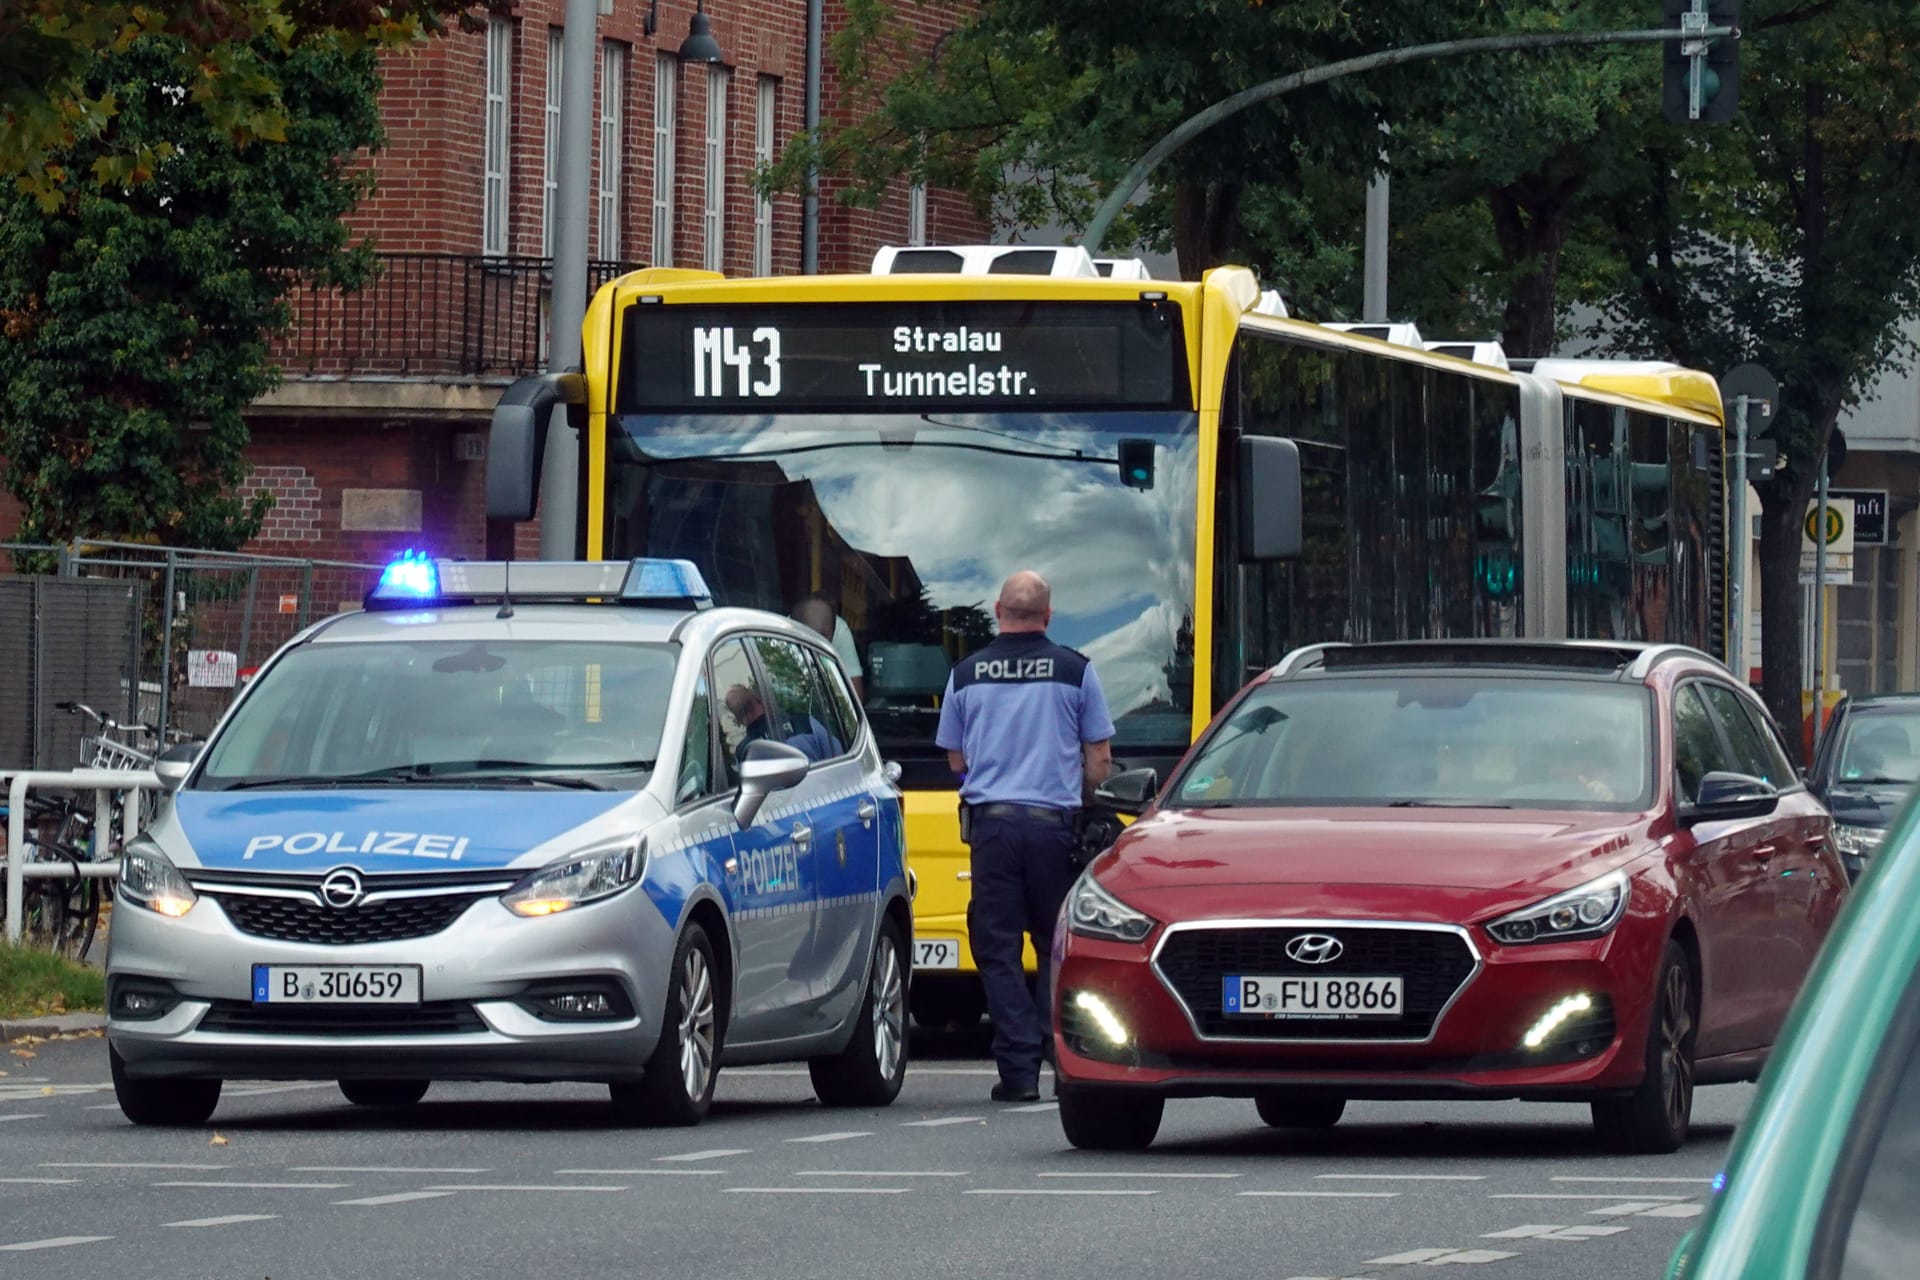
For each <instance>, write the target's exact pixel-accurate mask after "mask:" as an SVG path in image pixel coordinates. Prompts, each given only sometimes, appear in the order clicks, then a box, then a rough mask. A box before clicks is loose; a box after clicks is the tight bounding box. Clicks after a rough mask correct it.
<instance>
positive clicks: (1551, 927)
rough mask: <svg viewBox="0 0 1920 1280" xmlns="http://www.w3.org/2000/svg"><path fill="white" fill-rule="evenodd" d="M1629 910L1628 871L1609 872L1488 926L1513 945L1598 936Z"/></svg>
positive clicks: (1488, 928) (1488, 929)
mask: <svg viewBox="0 0 1920 1280" xmlns="http://www.w3.org/2000/svg"><path fill="white" fill-rule="evenodd" d="M1626 910H1627V873H1626V872H1624V871H1609V872H1607V874H1605V875H1603V876H1601V877H1599V878H1598V879H1596V880H1589V881H1588V882H1587V883H1585V884H1583V885H1581V886H1580V887H1579V888H1577V889H1569V890H1567V891H1566V892H1565V893H1557V894H1555V895H1554V896H1553V897H1551V898H1548V899H1546V900H1545V901H1542V902H1536V903H1534V904H1533V905H1532V906H1530V907H1523V908H1521V909H1520V910H1518V911H1515V912H1511V913H1510V914H1507V915H1504V916H1501V917H1500V918H1499V919H1498V920H1495V921H1493V922H1492V923H1491V924H1489V925H1487V932H1488V933H1490V934H1492V935H1493V936H1494V939H1495V940H1496V941H1499V942H1504V943H1507V944H1509V945H1512V946H1518V945H1522V944H1525V943H1529V942H1562V941H1565V940H1567V939H1571V938H1597V937H1599V936H1600V935H1602V934H1604V933H1606V932H1608V931H1609V930H1611V929H1612V928H1613V926H1615V925H1617V924H1619V923H1620V917H1621V916H1623V915H1625V914H1626Z"/></svg>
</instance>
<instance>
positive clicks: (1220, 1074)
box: [1054, 917, 1660, 1100]
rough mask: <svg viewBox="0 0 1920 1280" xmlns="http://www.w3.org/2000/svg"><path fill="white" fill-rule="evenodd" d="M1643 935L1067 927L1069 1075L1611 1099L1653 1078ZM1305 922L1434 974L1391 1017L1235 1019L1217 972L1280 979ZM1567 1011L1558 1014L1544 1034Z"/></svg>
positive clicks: (1414, 984) (1186, 1086)
mask: <svg viewBox="0 0 1920 1280" xmlns="http://www.w3.org/2000/svg"><path fill="white" fill-rule="evenodd" d="M1648 923H1650V922H1648ZM1634 926H1635V922H1634V921H1633V919H1632V918H1631V917H1630V918H1629V919H1628V920H1626V921H1623V922H1622V924H1621V926H1620V927H1619V928H1617V929H1616V930H1615V931H1614V932H1612V933H1610V934H1608V935H1607V936H1605V937H1602V938H1598V939H1593V940H1588V941H1579V942H1562V943H1550V944H1540V945H1533V946H1501V945H1499V944H1497V943H1495V942H1494V941H1493V939H1492V938H1491V937H1489V936H1488V935H1487V934H1486V933H1485V932H1484V931H1483V930H1479V929H1475V928H1467V927H1458V926H1436V925H1424V924H1423V925H1415V924H1397V923H1395V922H1382V921H1369V922H1336V921H1326V920H1316V921H1260V922H1257V923H1246V922H1233V923H1231V924H1229V923H1228V922H1222V921H1206V920H1200V921H1189V922H1185V923H1182V924H1180V925H1178V926H1175V927H1173V928H1172V929H1169V928H1168V927H1167V926H1165V925H1162V926H1160V927H1158V928H1156V930H1155V931H1154V933H1153V934H1152V935H1150V936H1149V937H1148V938H1147V939H1146V940H1145V941H1144V942H1141V943H1138V944H1127V943H1119V942H1107V941H1103V940H1099V939H1093V938H1087V937H1083V936H1079V935H1069V936H1068V937H1066V938H1065V939H1064V941H1063V942H1062V943H1061V944H1060V946H1059V954H1058V956H1057V961H1056V967H1055V972H1054V992H1055V996H1056V998H1055V1000H1054V1040H1055V1047H1056V1050H1057V1053H1058V1057H1057V1062H1058V1073H1059V1080H1060V1083H1061V1084H1062V1086H1064V1087H1069V1088H1073V1087H1079V1088H1098V1089H1124V1090H1130V1091H1132V1090H1138V1091H1140V1092H1142V1093H1147V1094H1157V1095H1160V1096H1164V1097H1180V1096H1186V1097H1194V1096H1246V1095H1251V1094H1258V1093H1263V1092H1267V1091H1272V1090H1287V1091H1301V1092H1315V1093H1324V1094H1332V1095H1338V1096H1342V1097H1347V1098H1449V1097H1462V1096H1467V1097H1482V1098H1540V1099H1559V1100H1574V1099H1585V1098H1593V1097H1600V1096H1607V1095H1612V1094H1618V1093H1621V1092H1623V1091H1626V1090H1630V1089H1632V1088H1633V1087H1634V1086H1636V1085H1637V1084H1639V1082H1640V1080H1641V1077H1642V1075H1643V1074H1644V1072H1645V1060H1646V1052H1645V1045H1646V1032H1647V1025H1648V1010H1649V1008H1650V1001H1651V997H1652V994H1653V984H1654V970H1655V967H1656V962H1657V960H1658V957H1659V954H1660V952H1659V947H1658V944H1657V940H1655V931H1654V930H1652V929H1643V928H1637V927H1634ZM1307 929H1314V930H1322V931H1324V932H1326V933H1331V934H1335V935H1338V936H1342V937H1345V938H1348V939H1350V940H1351V939H1355V938H1362V939H1364V940H1365V942H1366V943H1367V944H1368V946H1369V947H1370V949H1371V952H1372V954H1373V956H1374V959H1373V960H1370V961H1368V962H1367V963H1368V964H1369V966H1370V967H1371V968H1373V969H1375V970H1379V971H1385V970H1386V968H1387V966H1389V965H1394V964H1397V965H1399V966H1401V968H1402V969H1404V970H1418V969H1419V968H1420V967H1421V966H1422V965H1425V966H1427V968H1429V969H1435V971H1434V972H1429V973H1427V974H1426V977H1425V978H1424V979H1417V978H1416V975H1415V974H1414V973H1412V972H1409V973H1408V975H1407V976H1408V980H1407V986H1406V989H1407V992H1408V1003H1407V1008H1406V1010H1405V1015H1404V1016H1403V1017H1402V1018H1401V1019H1397V1020H1388V1019H1378V1018H1375V1019H1366V1020H1350V1021H1344V1022H1343V1021H1330V1020H1328V1021H1309V1020H1296V1019H1287V1020H1278V1019H1272V1018H1259V1017H1246V1016H1244V1015H1239V1016H1235V1015H1230V1014H1228V1013H1227V1012H1226V1011H1225V1009H1224V1007H1223V1006H1224V1000H1223V997H1222V980H1223V976H1224V974H1225V973H1226V972H1228V971H1237V972H1240V973H1243V974H1244V973H1249V972H1253V973H1260V972H1270V971H1272V970H1273V969H1274V968H1276V967H1279V966H1277V965H1276V964H1275V962H1274V961H1273V957H1274V956H1275V955H1276V947H1277V946H1279V945H1282V944H1283V943H1284V940H1285V939H1286V938H1288V937H1291V936H1295V935H1298V934H1300V933H1302V932H1303V931H1305V930H1307ZM1643 933H1644V934H1645V935H1647V936H1646V937H1645V938H1642V937H1641V935H1642V934H1643ZM1389 934H1392V935H1394V937H1393V938H1389V937H1388V935H1389ZM1401 942H1405V943H1407V944H1408V945H1406V946H1400V945H1399V944H1400V943H1401ZM1396 947H1397V949H1396ZM1260 957H1264V959H1261V958H1260ZM1252 965H1262V966H1264V967H1260V968H1249V967H1248V966H1252ZM1436 966H1438V968H1437V969H1436V968H1435V967H1436ZM1285 972H1288V973H1293V972H1313V971H1311V970H1304V969H1302V970H1295V969H1291V968H1288V969H1286V970H1285ZM1462 975H1464V976H1462ZM1083 996H1084V997H1089V998H1090V999H1091V1000H1092V1001H1094V1002H1097V1004H1098V1005H1099V1006H1100V1008H1097V1009H1096V1008H1095V1007H1094V1005H1093V1004H1091V1003H1089V1002H1088V1000H1085V999H1083ZM1443 997H1444V999H1443ZM1582 997H1584V1001H1583V1000H1582ZM1416 1005H1419V1006H1421V1007H1419V1008H1416ZM1556 1007H1559V1008H1561V1009H1562V1014H1561V1017H1560V1019H1559V1020H1558V1021H1557V1022H1555V1023H1553V1025H1552V1026H1551V1027H1550V1028H1549V1029H1548V1032H1547V1034H1545V1035H1541V1034H1539V1029H1540V1028H1541V1027H1542V1024H1543V1019H1547V1018H1548V1015H1549V1014H1550V1012H1552V1011H1553V1010H1555V1009H1556ZM1116 1032H1119V1033H1122V1034H1121V1035H1120V1036H1116V1034H1115V1033H1116ZM1530 1032H1532V1033H1535V1036H1534V1039H1535V1042H1534V1043H1531V1044H1530V1043H1528V1038H1529V1033H1530Z"/></svg>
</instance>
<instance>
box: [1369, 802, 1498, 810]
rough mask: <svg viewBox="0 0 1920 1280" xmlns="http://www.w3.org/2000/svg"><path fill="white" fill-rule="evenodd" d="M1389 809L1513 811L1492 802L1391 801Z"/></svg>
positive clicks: (1388, 803)
mask: <svg viewBox="0 0 1920 1280" xmlns="http://www.w3.org/2000/svg"><path fill="white" fill-rule="evenodd" d="M1387 808H1389V809H1511V808H1513V806H1512V805H1510V804H1499V803H1497V802H1495V801H1492V800H1389V801H1387Z"/></svg>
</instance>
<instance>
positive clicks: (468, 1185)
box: [422, 1182, 632, 1191]
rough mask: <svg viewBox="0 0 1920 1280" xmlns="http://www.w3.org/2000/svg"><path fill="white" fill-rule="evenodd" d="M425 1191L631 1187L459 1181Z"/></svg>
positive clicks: (572, 1189)
mask: <svg viewBox="0 0 1920 1280" xmlns="http://www.w3.org/2000/svg"><path fill="white" fill-rule="evenodd" d="M422 1190H425V1191H631V1190H632V1188H631V1187H590V1186H585V1185H581V1184H577V1183H576V1184H573V1185H568V1184H565V1183H534V1182H529V1183H513V1182H460V1183H453V1182H448V1183H442V1184H441V1185H439V1186H434V1187H424V1188H422Z"/></svg>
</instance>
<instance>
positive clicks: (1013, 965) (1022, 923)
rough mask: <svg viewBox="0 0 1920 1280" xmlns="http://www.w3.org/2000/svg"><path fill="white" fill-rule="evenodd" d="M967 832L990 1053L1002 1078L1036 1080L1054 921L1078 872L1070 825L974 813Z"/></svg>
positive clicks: (971, 919)
mask: <svg viewBox="0 0 1920 1280" xmlns="http://www.w3.org/2000/svg"><path fill="white" fill-rule="evenodd" d="M970 834H971V836H972V851H973V859H972V863H973V880H972V887H973V899H972V902H971V903H970V904H969V905H968V907H967V916H968V933H969V935H970V939H971V942H972V945H973V962H974V963H975V964H976V965H978V966H979V968H980V981H981V984H982V985H983V986H985V987H986V989H987V1014H988V1016H989V1017H991V1018H992V1019H993V1059H994V1061H995V1063H997V1064H998V1065H999V1067H1000V1078H1001V1079H1002V1080H1005V1081H1007V1082H1008V1083H1009V1084H1034V1083H1036V1082H1038V1081H1039V1079H1040V1061H1041V1046H1042V1045H1043V1044H1044V1043H1045V1042H1046V1037H1047V1036H1048V1035H1049V1034H1050V1033H1051V1029H1052V1027H1051V1024H1052V1016H1053V1015H1052V983H1051V982H1050V981H1049V973H1048V969H1049V966H1050V964H1051V961H1052V958H1053V928H1054V924H1055V923H1056V922H1057V921H1058V920H1059V918H1060V905H1061V903H1063V902H1065V901H1066V897H1067V891H1068V890H1069V889H1071V888H1072V887H1073V882H1074V878H1075V877H1076V876H1077V875H1078V874H1079V872H1078V871H1077V870H1076V869H1075V867H1074V866H1073V864H1072V863H1071V862H1070V861H1069V858H1070V857H1071V855H1072V852H1073V828H1072V826H1071V825H1070V824H1069V823H1067V822H1065V821H1062V822H1057V823H1055V822H1047V821H1044V820H1034V819H1030V818H1007V817H1000V818H986V817H978V816H976V817H975V818H974V819H973V823H972V830H971V833H970ZM1027 934H1031V935H1032V937H1033V949H1034V952H1035V954H1036V955H1037V956H1038V957H1039V960H1040V972H1039V975H1038V978H1037V980H1036V983H1035V986H1036V987H1037V988H1038V998H1037V999H1036V997H1035V991H1034V990H1033V989H1031V988H1029V987H1028V986H1027V974H1026V966H1025V964H1023V963H1022V961H1021V954H1020V952H1021V943H1022V941H1023V935H1027Z"/></svg>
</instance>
